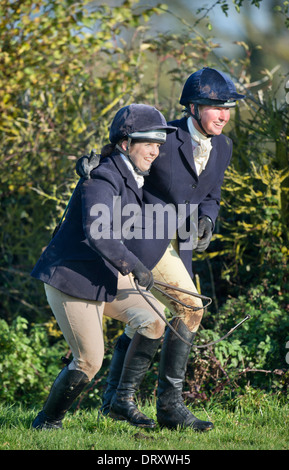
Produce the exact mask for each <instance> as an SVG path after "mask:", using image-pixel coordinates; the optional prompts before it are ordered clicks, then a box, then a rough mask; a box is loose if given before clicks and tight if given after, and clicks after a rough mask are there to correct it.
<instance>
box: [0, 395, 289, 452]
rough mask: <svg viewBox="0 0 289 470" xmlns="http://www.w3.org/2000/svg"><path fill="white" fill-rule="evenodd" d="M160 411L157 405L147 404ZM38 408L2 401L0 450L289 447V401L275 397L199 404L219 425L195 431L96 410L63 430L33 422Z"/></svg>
mask: <svg viewBox="0 0 289 470" xmlns="http://www.w3.org/2000/svg"><path fill="white" fill-rule="evenodd" d="M142 411H144V412H146V414H147V415H149V416H150V417H155V406H153V405H151V404H147V405H146V406H144V407H143V408H142ZM35 413H36V411H35V410H28V409H24V408H23V407H21V406H19V405H15V406H10V407H8V406H5V405H2V406H1V407H0V450H106V451H109V450H118V451H120V450H138V451H144V452H145V451H147V450H158V451H171V452H172V453H173V452H175V451H180V450H188V451H189V450H288V449H289V406H288V405H281V404H280V403H279V402H278V400H276V399H264V400H262V399H258V400H256V401H255V403H254V404H253V403H250V401H249V402H246V403H244V402H242V403H241V402H240V403H238V404H237V405H236V406H235V407H234V411H228V410H226V409H224V408H222V406H221V405H212V406H211V408H210V407H208V409H206V410H204V409H202V408H200V409H195V410H194V414H196V415H197V416H198V417H199V418H201V419H205V420H207V419H210V420H211V421H212V422H214V425H215V429H213V430H212V431H209V432H207V433H196V432H194V431H193V430H192V429H185V430H173V431H172V430H168V429H160V428H159V427H157V428H155V429H154V430H150V431H149V430H142V429H139V428H135V427H133V426H131V425H129V424H128V423H126V422H120V421H113V420H112V419H111V418H102V419H100V420H98V414H97V410H79V411H77V412H75V413H71V412H69V413H68V414H67V416H66V418H65V420H64V429H63V430H53V431H36V430H33V429H32V428H31V422H32V420H33V418H34V417H35Z"/></svg>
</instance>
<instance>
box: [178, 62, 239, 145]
mask: <svg viewBox="0 0 289 470" xmlns="http://www.w3.org/2000/svg"><path fill="white" fill-rule="evenodd" d="M243 98H245V95H241V94H240V93H237V91H236V87H235V85H234V83H233V81H232V80H231V79H230V78H229V77H228V76H227V75H225V74H224V73H223V72H220V71H219V70H216V69H212V68H210V67H204V68H203V69H201V70H198V71H197V72H195V73H193V74H192V75H190V76H189V78H188V79H187V81H186V83H185V85H184V88H183V91H182V95H181V98H180V104H182V105H183V106H185V108H186V110H187V111H188V113H189V114H190V115H191V116H193V118H195V119H196V121H197V123H198V124H199V126H200V127H201V129H202V131H203V132H204V134H205V135H207V136H208V137H210V136H209V135H208V134H207V133H206V131H205V130H204V128H203V126H202V123H201V119H200V114H199V105H208V106H217V107H219V108H233V107H235V106H236V101H237V100H240V99H243ZM190 104H194V105H195V106H194V109H195V111H194V114H192V112H191V110H190Z"/></svg>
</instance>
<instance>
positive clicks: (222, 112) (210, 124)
mask: <svg viewBox="0 0 289 470" xmlns="http://www.w3.org/2000/svg"><path fill="white" fill-rule="evenodd" d="M191 111H192V113H194V105H193V104H192V105H191ZM199 113H200V118H201V123H202V126H203V128H204V129H205V131H206V132H207V134H213V135H220V134H221V133H222V131H223V129H224V127H225V125H226V124H227V123H228V122H229V120H230V108H218V107H217V106H199ZM193 121H194V126H195V128H196V129H197V130H198V131H199V132H201V133H202V134H203V131H202V129H201V128H200V126H199V125H198V123H197V121H196V120H195V119H193Z"/></svg>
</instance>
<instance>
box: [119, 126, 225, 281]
mask: <svg viewBox="0 0 289 470" xmlns="http://www.w3.org/2000/svg"><path fill="white" fill-rule="evenodd" d="M169 124H170V125H172V126H175V127H177V128H178V129H177V131H176V132H173V133H171V134H169V135H168V136H167V141H166V143H165V144H164V145H162V146H161V148H160V154H159V157H158V158H157V159H156V160H155V161H154V163H153V164H152V168H151V171H150V174H149V176H147V177H146V178H145V184H144V187H143V202H144V203H145V204H152V205H156V204H162V205H163V206H164V205H166V204H172V205H174V207H175V208H177V207H178V205H179V204H180V205H182V207H184V206H186V205H187V206H188V209H189V206H190V205H191V204H192V205H197V206H198V217H199V218H200V217H201V216H204V215H207V216H209V217H210V218H211V220H212V222H213V224H215V220H216V218H217V215H218V213H219V209H220V200H221V186H222V183H223V179H224V173H225V170H226V169H227V167H228V165H229V163H230V160H231V156H232V141H231V139H229V138H228V137H226V136H224V135H222V134H221V135H219V136H214V137H212V138H211V144H212V149H211V153H210V157H209V160H208V163H207V165H206V168H205V169H204V170H203V171H202V172H201V174H200V175H199V176H198V175H197V171H196V167H195V164H194V158H193V146H192V139H191V135H190V133H189V130H188V126H187V118H183V119H180V120H176V121H173V122H170V123H169ZM144 207H145V206H144V205H143V208H144ZM188 213H190V211H189V212H188ZM148 223H149V222H146V223H145V222H144V221H143V226H145V224H148ZM150 223H152V224H156V225H157V224H158V223H162V221H160V220H158V217H157V216H156V217H155V218H154V221H153V222H152V221H151V222H150ZM171 235H172V234H171V233H170V234H169V235H168V236H166V230H164V236H163V237H162V238H160V237H155V238H154V239H153V240H151V239H149V238H145V236H143V237H142V239H141V240H140V239H132V240H130V241H127V242H126V245H127V247H128V248H129V249H130V250H131V251H132V252H133V253H135V254H136V256H138V258H139V259H140V260H141V261H142V262H143V263H144V264H145V265H146V266H147V267H148V268H149V269H152V268H153V267H154V266H155V265H156V264H157V263H158V261H159V260H160V258H161V257H162V256H163V254H164V252H165V250H166V248H167V246H168V244H169V243H170V239H171ZM179 248H180V252H179V254H180V257H181V259H182V261H183V263H184V265H185V267H186V269H187V270H188V272H189V273H190V275H191V276H192V277H193V272H192V249H193V247H192V243H191V242H188V241H187V240H186V239H183V240H180V239H179Z"/></svg>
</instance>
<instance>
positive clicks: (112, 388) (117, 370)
mask: <svg viewBox="0 0 289 470" xmlns="http://www.w3.org/2000/svg"><path fill="white" fill-rule="evenodd" d="M130 342H131V339H130V338H129V337H128V336H127V335H126V334H125V333H123V334H122V335H121V336H120V337H119V338H118V340H117V343H116V345H115V348H114V352H113V356H112V359H111V363H110V366H109V373H108V376H107V380H106V388H105V392H104V394H103V397H102V405H101V408H100V410H99V411H100V413H101V414H103V415H107V414H108V413H109V407H110V402H111V400H112V398H113V396H114V395H115V392H116V389H117V386H118V383H119V379H120V376H121V372H122V366H123V363H124V358H125V355H126V352H127V350H128V347H129V345H130Z"/></svg>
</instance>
